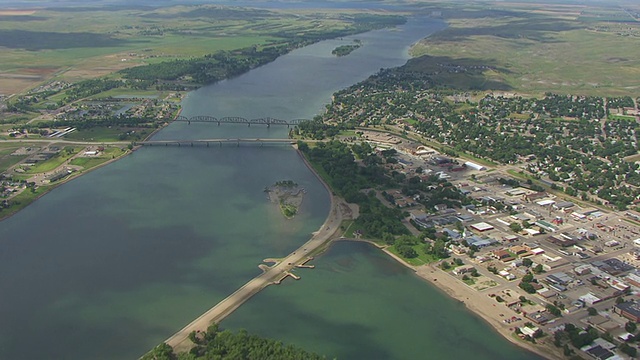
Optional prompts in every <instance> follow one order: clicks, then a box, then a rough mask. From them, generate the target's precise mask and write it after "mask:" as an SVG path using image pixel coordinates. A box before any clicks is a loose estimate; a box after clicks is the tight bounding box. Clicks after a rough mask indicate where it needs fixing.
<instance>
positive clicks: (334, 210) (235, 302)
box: [165, 152, 353, 353]
mask: <svg viewBox="0 0 640 360" xmlns="http://www.w3.org/2000/svg"><path fill="white" fill-rule="evenodd" d="M298 154H299V155H300V157H301V158H302V159H303V161H304V163H305V165H306V166H307V167H308V168H309V170H310V171H311V172H312V173H313V174H314V175H315V176H316V177H317V178H318V180H319V181H320V183H321V184H322V185H323V187H324V188H325V189H326V190H327V192H328V195H329V197H330V200H331V207H330V210H329V215H328V216H327V218H326V219H325V221H324V223H323V224H322V226H321V227H320V229H319V230H318V231H316V232H314V233H313V236H312V237H311V239H310V240H308V241H307V242H306V243H304V244H302V245H301V246H300V247H299V248H298V249H296V250H295V251H293V252H292V253H290V254H289V255H287V256H285V257H283V258H282V259H278V260H277V262H276V263H275V264H273V265H271V266H268V265H265V264H261V266H259V267H260V268H261V269H262V271H263V272H262V273H261V274H260V275H258V276H256V277H255V278H253V279H251V280H250V281H248V282H247V283H246V284H244V285H243V286H242V287H240V288H239V289H238V290H236V291H234V292H233V293H232V294H231V295H229V296H228V297H226V298H225V299H224V300H222V301H220V302H219V303H217V304H216V305H215V306H213V307H212V308H211V309H209V310H208V311H206V312H205V313H204V314H202V315H201V316H199V317H198V318H196V319H195V320H194V321H192V322H191V323H189V324H188V325H186V326H185V327H183V328H182V329H180V330H179V331H178V332H176V333H175V334H174V335H172V336H171V337H170V338H168V339H167V340H166V341H165V343H166V344H168V345H170V346H171V347H172V348H173V349H174V352H176V353H177V352H185V351H189V350H190V349H191V347H192V345H193V344H192V342H191V340H189V334H190V333H192V332H194V331H195V332H203V331H206V330H207V328H208V327H209V326H210V325H211V324H213V323H219V322H220V321H222V320H223V319H224V318H225V317H227V316H229V315H230V314H231V313H233V311H235V310H236V309H237V308H238V307H240V306H241V305H242V304H243V303H245V302H246V301H247V300H249V299H250V298H251V297H253V296H254V295H255V294H257V293H258V292H260V291H261V290H262V289H264V288H266V287H267V286H269V285H273V284H278V283H279V282H278V280H279V279H282V278H283V277H285V276H286V275H287V274H289V273H290V272H291V271H292V270H293V269H294V268H295V267H296V265H298V264H301V263H304V262H307V261H308V258H309V257H310V256H312V255H314V254H317V253H319V252H321V251H323V250H324V249H326V248H327V246H328V244H330V243H331V242H332V241H333V240H335V239H337V238H338V237H339V236H340V234H341V231H342V230H341V229H340V225H341V224H342V221H343V220H345V219H350V218H351V217H352V216H353V211H352V209H351V207H349V206H348V205H347V204H346V203H345V202H344V200H342V199H340V198H338V197H336V196H334V195H333V193H332V192H331V189H330V188H329V186H328V185H327V184H326V183H325V182H324V180H323V179H322V178H321V177H320V176H319V175H318V174H317V173H316V172H315V170H314V169H313V167H311V165H310V164H309V163H308V162H307V161H306V159H305V158H304V156H303V155H302V154H301V153H300V152H298ZM273 260H274V259H265V262H273Z"/></svg>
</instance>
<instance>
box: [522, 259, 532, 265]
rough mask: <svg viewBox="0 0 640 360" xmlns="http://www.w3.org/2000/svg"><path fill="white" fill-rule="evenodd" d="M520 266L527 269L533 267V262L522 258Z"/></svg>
mask: <svg viewBox="0 0 640 360" xmlns="http://www.w3.org/2000/svg"><path fill="white" fill-rule="evenodd" d="M522 265H524V266H526V267H529V266H531V265H533V260H531V259H529V258H524V259H522Z"/></svg>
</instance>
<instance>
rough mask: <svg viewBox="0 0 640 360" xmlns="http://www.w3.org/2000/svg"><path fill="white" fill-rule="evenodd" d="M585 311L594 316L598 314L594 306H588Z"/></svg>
mask: <svg viewBox="0 0 640 360" xmlns="http://www.w3.org/2000/svg"><path fill="white" fill-rule="evenodd" d="M587 313H588V314H589V315H590V316H596V315H598V310H596V308H593V307H588V308H587Z"/></svg>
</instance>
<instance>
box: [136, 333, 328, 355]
mask: <svg viewBox="0 0 640 360" xmlns="http://www.w3.org/2000/svg"><path fill="white" fill-rule="evenodd" d="M189 339H190V340H191V341H192V342H193V343H194V347H193V348H191V350H190V351H189V352H188V353H179V354H175V353H174V352H173V349H172V348H171V346H169V345H167V344H160V345H158V346H157V347H155V348H154V349H153V350H152V351H150V352H149V353H147V354H146V355H144V356H143V357H142V360H196V359H207V360H209V359H212V360H213V359H215V360H225V359H228V360H243V359H244V360H269V359H272V360H288V359H289V360H297V359H310V360H316V359H317V360H320V359H325V357H323V356H320V355H317V354H314V353H311V352H308V351H306V350H304V349H301V348H299V347H296V346H292V345H285V344H283V343H282V342H280V341H277V340H272V339H265V338H262V337H259V336H256V335H251V334H249V333H247V331H246V330H240V331H238V332H232V331H229V330H222V331H221V330H220V329H219V328H218V326H217V325H212V326H210V327H209V329H207V331H206V332H203V333H196V332H193V333H191V334H190V335H189Z"/></svg>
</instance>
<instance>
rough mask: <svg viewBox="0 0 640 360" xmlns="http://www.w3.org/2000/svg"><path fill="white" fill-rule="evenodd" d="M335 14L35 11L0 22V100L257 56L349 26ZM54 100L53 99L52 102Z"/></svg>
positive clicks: (188, 9) (193, 9)
mask: <svg viewBox="0 0 640 360" xmlns="http://www.w3.org/2000/svg"><path fill="white" fill-rule="evenodd" d="M345 12H346V13H348V12H349V10H345V11H343V12H341V13H339V12H333V11H322V12H313V11H310V10H300V11H292V10H278V11H269V10H259V9H249V8H237V7H224V6H216V5H201V6H172V7H164V8H122V7H112V8H99V7H96V8H89V7H87V8H84V9H78V10H74V11H66V10H65V9H62V8H60V9H46V8H44V9H36V10H34V11H32V12H30V13H29V12H27V13H23V14H20V15H19V16H18V15H17V16H10V15H4V16H0V20H2V21H0V47H2V48H3V51H1V52H0V72H5V73H7V74H11V77H9V78H6V79H3V82H2V84H0V93H13V92H20V91H23V90H25V89H26V87H30V86H35V85H36V84H38V83H41V82H42V81H44V80H47V79H56V80H65V81H72V82H74V81H78V80H80V79H87V78H94V77H98V76H105V75H109V74H111V73H114V72H115V71H117V70H120V69H123V68H127V67H133V66H137V65H141V64H151V63H158V62H163V61H169V60H176V59H189V58H193V57H200V56H204V55H206V54H212V53H216V52H218V51H220V50H228V51H232V50H235V49H240V48H248V47H252V46H255V47H256V48H257V49H260V48H261V47H264V46H267V45H269V44H273V43H279V42H282V41H283V40H285V39H291V38H292V37H295V36H300V35H308V34H320V33H325V34H326V33H330V32H331V31H334V30H343V29H345V28H348V27H349V26H352V22H351V21H350V20H349V19H348V18H347V17H345V16H344V13H345ZM52 99H55V98H52Z"/></svg>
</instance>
